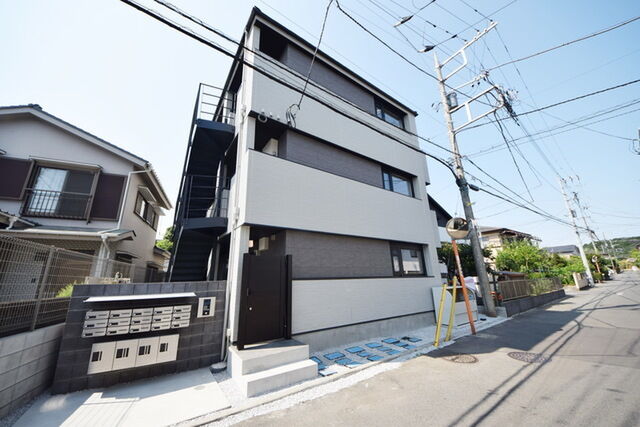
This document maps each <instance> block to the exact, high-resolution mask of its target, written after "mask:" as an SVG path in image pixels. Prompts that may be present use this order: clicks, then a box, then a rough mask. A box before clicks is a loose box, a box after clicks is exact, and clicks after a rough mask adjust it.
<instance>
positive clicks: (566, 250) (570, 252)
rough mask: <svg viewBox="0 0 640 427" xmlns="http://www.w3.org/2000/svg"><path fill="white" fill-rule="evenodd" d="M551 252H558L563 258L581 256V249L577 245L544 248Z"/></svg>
mask: <svg viewBox="0 0 640 427" xmlns="http://www.w3.org/2000/svg"><path fill="white" fill-rule="evenodd" d="M542 249H544V250H545V251H547V252H549V253H550V254H558V255H560V256H561V257H563V258H571V257H572V256H580V250H579V249H578V247H577V246H576V245H562V246H550V247H548V248H542Z"/></svg>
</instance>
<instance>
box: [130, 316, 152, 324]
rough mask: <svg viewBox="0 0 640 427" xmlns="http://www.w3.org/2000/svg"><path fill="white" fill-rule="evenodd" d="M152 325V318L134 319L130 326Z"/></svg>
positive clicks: (141, 317)
mask: <svg viewBox="0 0 640 427" xmlns="http://www.w3.org/2000/svg"><path fill="white" fill-rule="evenodd" d="M148 323H151V316H140V317H132V318H131V323H130V325H144V324H148Z"/></svg>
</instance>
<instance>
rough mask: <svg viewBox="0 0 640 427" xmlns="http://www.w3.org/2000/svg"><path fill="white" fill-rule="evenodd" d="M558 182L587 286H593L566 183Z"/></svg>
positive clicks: (563, 181)
mask: <svg viewBox="0 0 640 427" xmlns="http://www.w3.org/2000/svg"><path fill="white" fill-rule="evenodd" d="M558 180H559V181H560V188H561V189H562V196H564V202H565V203H566V205H567V210H568V211H569V217H570V218H571V224H573V230H574V231H575V232H576V240H577V242H578V250H579V251H580V258H582V265H584V270H585V272H586V274H587V280H588V281H589V286H594V283H595V282H594V281H593V275H592V274H591V268H590V267H589V261H588V260H587V255H586V254H585V253H584V247H583V246H582V238H581V237H580V230H578V226H577V225H576V212H575V211H574V210H573V209H572V208H571V202H570V200H569V196H567V192H566V191H565V188H564V186H565V185H566V182H565V180H564V178H558Z"/></svg>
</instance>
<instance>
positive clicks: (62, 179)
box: [23, 166, 95, 219]
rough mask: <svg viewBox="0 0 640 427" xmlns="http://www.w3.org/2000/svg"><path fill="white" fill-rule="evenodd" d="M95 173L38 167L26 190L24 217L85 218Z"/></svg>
mask: <svg viewBox="0 0 640 427" xmlns="http://www.w3.org/2000/svg"><path fill="white" fill-rule="evenodd" d="M94 177H95V173H94V172H92V171H83V170H70V169H60V168H52V167H44V166H38V167H37V168H36V172H35V175H34V178H33V182H32V184H31V188H28V189H27V200H26V203H25V206H24V207H23V214H24V215H30V216H45V217H58V218H77V219H82V218H86V217H87V215H88V212H87V210H88V209H87V208H88V206H89V201H90V199H91V189H92V187H93V180H94Z"/></svg>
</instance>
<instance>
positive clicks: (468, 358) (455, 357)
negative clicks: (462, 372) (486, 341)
mask: <svg viewBox="0 0 640 427" xmlns="http://www.w3.org/2000/svg"><path fill="white" fill-rule="evenodd" d="M443 359H444V360H448V361H449V362H454V363H476V362H477V361H478V358H477V357H475V356H472V355H470V354H464V353H459V354H452V355H450V356H445V357H444V358H443Z"/></svg>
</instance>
